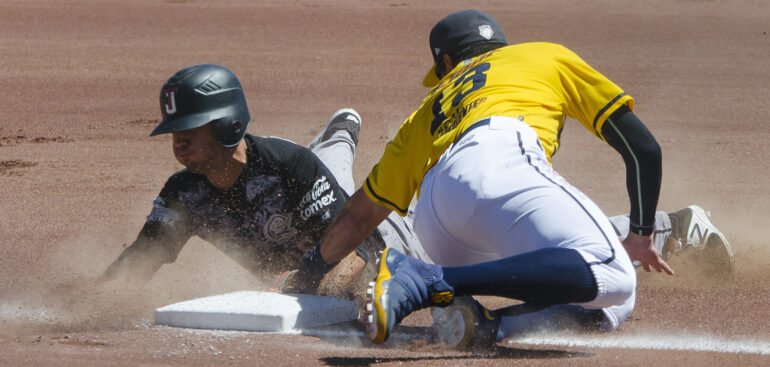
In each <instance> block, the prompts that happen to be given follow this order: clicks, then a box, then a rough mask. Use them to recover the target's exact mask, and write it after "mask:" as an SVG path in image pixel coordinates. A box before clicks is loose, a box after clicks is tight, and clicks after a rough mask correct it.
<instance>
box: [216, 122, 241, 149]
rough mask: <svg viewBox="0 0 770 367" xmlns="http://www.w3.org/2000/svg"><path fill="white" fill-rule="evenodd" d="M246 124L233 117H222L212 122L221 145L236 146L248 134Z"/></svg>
mask: <svg viewBox="0 0 770 367" xmlns="http://www.w3.org/2000/svg"><path fill="white" fill-rule="evenodd" d="M245 125H246V124H243V123H241V122H240V121H238V120H233V119H231V118H227V117H225V118H221V119H217V120H214V121H212V122H211V131H212V133H213V134H214V138H215V139H216V140H217V142H218V143H219V145H221V146H223V147H234V146H236V145H238V143H239V142H240V141H241V139H243V136H244V135H246V126H245Z"/></svg>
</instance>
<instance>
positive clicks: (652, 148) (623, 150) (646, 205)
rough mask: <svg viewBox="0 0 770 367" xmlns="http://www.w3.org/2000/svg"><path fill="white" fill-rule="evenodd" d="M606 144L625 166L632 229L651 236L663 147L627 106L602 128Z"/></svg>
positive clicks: (618, 111) (659, 183)
mask: <svg viewBox="0 0 770 367" xmlns="http://www.w3.org/2000/svg"><path fill="white" fill-rule="evenodd" d="M602 135H603V136H604V139H605V140H606V141H607V143H609V144H610V146H612V147H613V148H614V149H615V150H617V151H618V152H619V153H620V155H621V156H622V157H623V161H624V162H625V164H626V188H627V190H628V196H629V199H630V200H631V212H630V220H631V225H630V230H631V232H634V233H636V234H639V235H650V234H651V233H652V232H653V226H654V224H655V211H656V208H657V206H658V197H659V195H660V185H661V176H662V171H663V168H662V153H661V149H660V145H658V142H657V141H656V140H655V137H653V135H652V133H650V131H649V130H648V129H647V127H645V126H644V124H642V122H641V121H640V120H639V118H638V117H636V114H634V113H633V112H632V111H631V110H630V109H629V108H628V106H621V107H620V108H618V109H617V110H616V111H615V112H613V113H612V115H610V116H609V117H608V118H607V121H606V122H605V123H604V125H603V126H602Z"/></svg>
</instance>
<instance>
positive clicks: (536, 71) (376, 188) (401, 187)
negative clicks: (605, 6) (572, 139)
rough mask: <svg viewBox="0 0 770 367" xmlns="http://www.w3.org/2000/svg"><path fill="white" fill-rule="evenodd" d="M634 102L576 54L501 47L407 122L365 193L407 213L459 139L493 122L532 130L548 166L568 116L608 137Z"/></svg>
mask: <svg viewBox="0 0 770 367" xmlns="http://www.w3.org/2000/svg"><path fill="white" fill-rule="evenodd" d="M623 104H627V105H628V106H629V107H630V108H631V109H633V99H632V98H631V96H629V95H627V94H625V93H624V92H623V90H622V89H620V87H618V86H617V85H615V84H614V83H613V82H611V81H610V80H609V79H607V78H606V77H604V76H603V75H602V74H600V73H599V72H597V71H596V70H594V69H593V68H591V67H590V66H589V65H588V64H587V63H586V62H585V61H583V60H582V59H581V58H580V57H579V56H578V55H576V54H575V53H574V52H572V51H570V50H568V49H567V48H566V47H564V46H561V45H557V44H553V43H544V42H537V43H524V44H517V45H511V46H506V47H502V48H499V49H496V50H493V51H490V52H488V53H485V54H482V55H479V56H476V57H474V58H472V59H469V60H466V61H465V62H462V63H460V64H459V65H457V66H456V67H455V68H454V69H453V70H452V72H450V73H449V74H448V75H446V76H445V77H444V78H443V79H441V81H440V82H439V84H438V85H437V86H436V87H435V88H433V90H431V92H430V93H429V94H428V96H427V97H426V98H425V100H423V102H422V105H421V106H420V108H419V109H418V110H417V111H415V112H414V113H412V115H411V116H409V118H407V119H406V121H404V123H403V124H402V125H401V128H400V129H399V131H398V134H397V135H396V136H395V137H394V138H393V140H391V141H390V142H389V143H388V145H387V146H386V147H385V152H384V154H383V156H382V158H381V159H380V162H379V163H378V164H377V165H375V166H374V168H373V169H372V171H371V173H370V174H369V177H367V179H366V182H364V191H365V192H366V194H367V195H368V196H369V198H370V199H372V200H373V201H375V202H377V203H379V204H380V205H383V206H385V207H388V208H391V209H393V210H396V211H397V212H399V213H400V214H401V215H405V214H406V212H407V209H408V207H409V203H410V202H411V201H412V197H413V196H414V195H415V192H417V191H418V189H419V187H420V183H421V182H422V179H423V177H424V176H425V174H426V173H427V172H428V170H429V169H430V168H431V167H433V165H434V164H435V163H436V161H437V160H438V159H439V157H441V155H442V154H443V153H444V151H445V150H446V149H447V148H448V147H449V146H450V145H451V144H452V142H454V141H455V139H456V138H457V136H458V135H460V134H461V133H462V132H463V131H465V130H466V129H467V128H468V127H469V126H471V125H473V123H475V122H477V121H479V120H482V119H484V118H486V117H491V116H508V117H513V118H520V119H522V120H523V121H524V122H525V123H527V124H528V125H529V126H531V127H532V128H533V129H534V130H535V132H536V133H537V135H538V137H539V138H540V142H541V143H542V145H543V148H544V149H545V152H546V156H547V157H548V159H549V161H550V159H551V156H552V155H553V154H554V153H555V152H556V150H558V149H559V135H560V133H561V130H562V128H563V127H564V120H565V117H566V116H569V117H572V118H574V119H576V120H578V121H580V123H581V124H582V125H583V126H585V128H586V129H588V130H590V131H591V132H593V133H594V134H595V135H596V136H598V137H599V138H601V139H604V138H603V137H602V136H601V129H602V125H603V124H604V121H605V119H606V118H607V117H608V116H609V115H610V114H612V112H614V111H615V110H616V109H617V108H618V107H620V106H622V105H623Z"/></svg>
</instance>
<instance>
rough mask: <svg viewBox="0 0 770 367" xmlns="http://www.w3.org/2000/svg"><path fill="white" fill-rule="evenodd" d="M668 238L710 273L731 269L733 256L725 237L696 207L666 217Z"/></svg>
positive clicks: (708, 215) (729, 270)
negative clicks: (669, 232)
mask: <svg viewBox="0 0 770 367" xmlns="http://www.w3.org/2000/svg"><path fill="white" fill-rule="evenodd" d="M669 215H670V217H671V225H672V236H673V237H675V238H676V239H677V240H679V241H680V243H681V247H682V249H683V250H686V251H688V252H692V254H693V257H694V259H695V260H696V261H697V262H698V263H699V264H700V265H702V267H703V269H704V270H705V271H707V272H708V273H711V274H730V273H732V272H733V271H734V270H735V256H734V255H733V250H732V248H731V247H730V243H729V242H728V241H727V238H726V237H725V235H724V234H722V232H721V231H719V229H717V227H716V226H714V224H713V223H711V219H710V214H709V213H708V212H707V211H706V210H704V209H703V208H701V207H699V206H697V205H690V206H688V207H686V208H684V209H682V210H680V211H677V212H673V213H670V214H669Z"/></svg>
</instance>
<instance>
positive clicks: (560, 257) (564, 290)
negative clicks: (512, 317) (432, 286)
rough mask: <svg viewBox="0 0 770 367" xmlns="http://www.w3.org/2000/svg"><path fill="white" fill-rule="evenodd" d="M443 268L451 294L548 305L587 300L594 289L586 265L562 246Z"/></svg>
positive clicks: (592, 278)
mask: <svg viewBox="0 0 770 367" xmlns="http://www.w3.org/2000/svg"><path fill="white" fill-rule="evenodd" d="M443 270H444V280H445V281H446V282H447V283H449V285H451V286H452V287H454V290H455V296H466V295H486V296H500V297H507V298H513V299H518V300H522V301H525V302H531V303H535V304H543V305H552V304H563V303H577V302H588V301H591V300H593V299H594V298H596V294H597V292H598V289H597V285H596V279H595V278H594V275H593V272H591V269H590V267H589V265H588V264H587V263H586V262H585V260H583V257H582V256H580V254H579V253H578V252H577V251H575V250H572V249H566V248H546V249H541V250H536V251H532V252H528V253H524V254H521V255H516V256H511V257H507V258H504V259H500V260H495V261H490V262H485V263H480V264H474V265H467V266H458V267H445V268H443Z"/></svg>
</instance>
